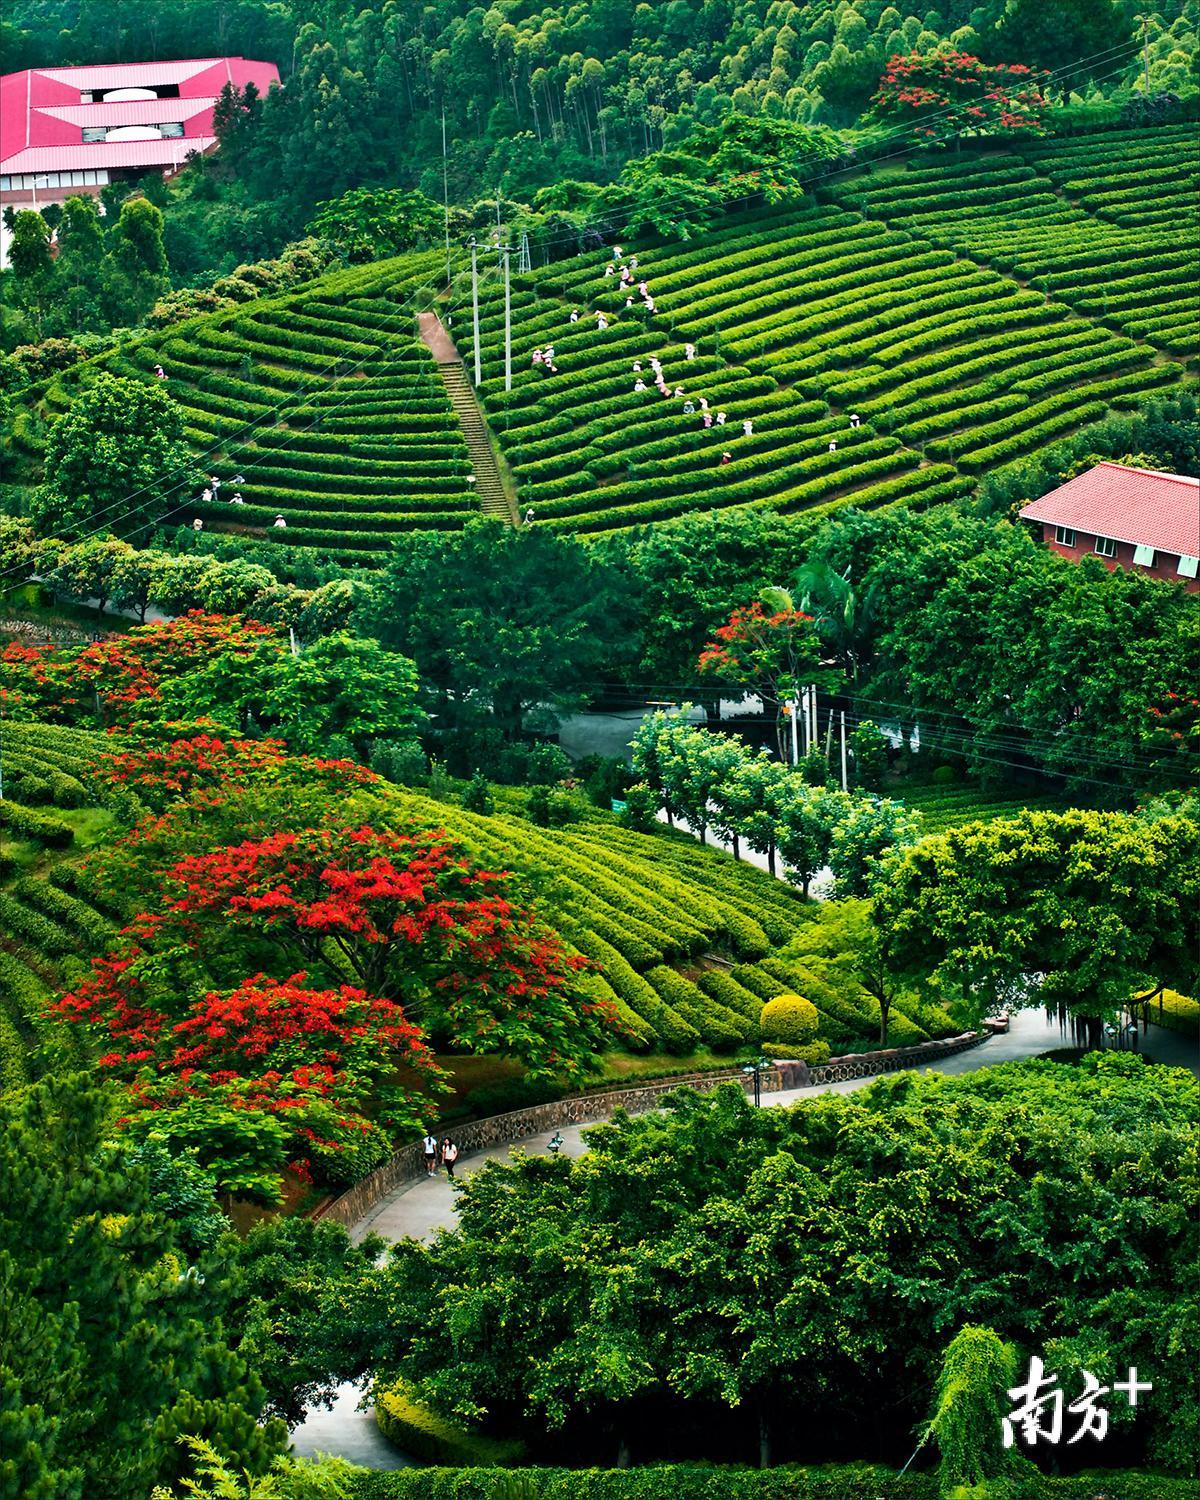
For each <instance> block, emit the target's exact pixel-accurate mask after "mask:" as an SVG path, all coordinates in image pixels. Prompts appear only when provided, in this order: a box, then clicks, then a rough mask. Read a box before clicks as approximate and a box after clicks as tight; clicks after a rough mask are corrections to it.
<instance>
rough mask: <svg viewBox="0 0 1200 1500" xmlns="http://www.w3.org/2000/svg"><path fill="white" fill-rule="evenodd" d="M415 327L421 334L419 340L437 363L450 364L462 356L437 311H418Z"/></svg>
mask: <svg viewBox="0 0 1200 1500" xmlns="http://www.w3.org/2000/svg"><path fill="white" fill-rule="evenodd" d="M417 328H418V329H419V331H420V334H421V342H422V343H423V344H424V345H425V347H426V348H427V349H428V350H429V352H430V354H432V355H433V357H434V359H436V360H437V362H438V364H439V365H443V364H451V363H453V362H454V361H456V360H458V359H460V358H461V357H462V356H461V355H460V354H459V352H458V347H457V345H456V344H455V342H454V340H453V339H452V338H451V337H450V334H449V333H448V332H447V330H446V325H445V324H444V323H443V322H442V320H441V318H439V317H438V315H437V313H435V312H423V313H418V314H417Z"/></svg>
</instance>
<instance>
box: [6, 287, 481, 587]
mask: <svg viewBox="0 0 1200 1500" xmlns="http://www.w3.org/2000/svg"><path fill="white" fill-rule="evenodd" d="M496 274H498V273H496V272H487V273H485V275H487V276H494V275H496ZM427 290H428V288H427V287H424V286H422V287H419V288H415V289H414V290H413V291H412V292H411V293H410V295H409V298H408V301H407V303H406V305H405V312H406V314H407V313H411V311H412V308H413V306H414V305H415V303H416V302H417V300H418V299H420V298H421V297H422V295H423V294H424V293H425V292H426V291H427ZM403 316H404V315H403V314H397V315H396V317H395V318H393V319H389V320H386V325H385V326H387V325H391V324H394V323H398V322H399V320H400V319H401V318H402V317H403ZM377 352H378V351H374V352H373V353H372V354H368V355H365V356H364V357H363V359H361V360H359V361H358V363H357V364H355V365H352V366H351V367H350V368H349V369H348V370H344V371H343V372H342V373H341V374H340V375H338V376H335V377H333V379H332V380H331V381H330V382H329V385H330V386H334V385H336V384H337V383H338V382H341V381H345V380H347V379H348V378H349V377H350V376H351V375H353V374H355V373H356V372H357V371H358V370H361V369H362V367H363V366H364V365H365V364H367V363H368V362H369V361H370V360H371V359H372V358H373V357H374V354H375V353H377ZM399 358H400V356H399V355H396V356H394V357H393V358H392V359H390V360H387V361H385V362H384V364H383V366H382V367H381V368H382V369H383V370H387V369H390V368H391V367H392V366H393V365H394V364H396V363H397V362H398V360H399ZM300 394H301V393H297V398H298V397H299V395H300ZM313 394H314V392H313V391H311V390H306V391H305V392H304V393H303V395H304V398H305V399H304V401H303V402H301V404H302V405H304V404H308V399H309V398H311V396H312V395H313ZM292 399H293V398H292V397H291V396H287V397H284V399H283V400H282V401H280V402H279V403H277V405H276V406H275V407H273V408H272V409H271V410H270V411H269V412H267V413H265V414H264V415H263V416H262V417H259V418H255V420H254V421H253V422H250V423H247V424H246V425H245V426H244V427H242V428H240V429H238V431H237V433H236V434H235V436H238V435H240V434H241V433H245V432H251V431H253V432H254V433H255V435H256V436H257V434H258V433H259V432H261V431H268V430H273V428H274V427H275V426H277V425H278V422H279V421H280V420H282V418H281V417H280V415H279V414H280V413H281V412H282V411H283V409H284V407H285V406H286V405H287V404H288V402H289V401H291V400H292ZM417 399H418V398H417V397H416V396H413V397H411V398H410V400H409V401H408V402H407V403H406V404H405V405H403V406H401V407H400V408H399V409H398V411H397V412H396V415H397V417H399V416H402V415H403V414H404V412H405V411H407V410H408V409H409V408H410V407H411V406H412V404H413V402H414V401H415V400H417ZM348 400H349V396H348V397H347V398H346V400H343V401H340V402H338V403H337V404H336V405H334V406H331V407H329V408H328V409H325V410H322V411H319V412H318V414H317V415H316V416H314V418H313V420H312V421H311V422H310V423H309V424H308V426H307V427H303V428H298V429H294V430H295V433H296V435H297V436H302V435H303V434H304V433H306V432H311V431H313V429H314V428H316V427H319V426H320V424H321V422H323V421H325V420H326V419H327V418H329V417H330V416H332V415H333V414H334V413H335V412H338V411H341V410H342V408H343V407H344V406H345V405H346V404H347V401H348ZM272 415H274V416H275V418H276V421H275V423H273V424H272V428H270V429H268V428H264V427H262V426H260V424H261V423H263V422H265V421H266V418H267V417H269V416H272ZM252 440H253V439H249V440H247V441H246V442H242V443H240V444H239V443H237V442H234V443H233V444H230V443H229V442H228V441H222V442H221V443H217V444H214V445H213V446H212V447H211V448H208V449H206V450H205V451H204V452H203V453H202V454H200V455H199V457H198V458H197V459H196V460H195V463H196V465H197V466H202V460H204V459H208V458H211V456H212V455H213V454H214V453H222V452H223V453H225V454H231V453H236V452H239V451H242V450H244V449H245V448H246V447H247V446H248V442H249V441H252ZM283 446H284V448H285V451H286V444H285V445H283ZM192 467H193V465H192V463H190V462H189V463H188V464H186V465H181V466H180V468H178V469H174V470H168V472H167V475H166V476H165V478H170V477H171V476H172V475H174V474H176V473H180V472H183V471H184V470H185V469H188V470H190V469H191V468H192ZM246 467H248V468H249V469H250V470H251V472H253V470H254V469H255V468H256V467H263V465H262V464H254V463H251V464H249V465H247V466H246ZM157 487H158V486H157V485H156V484H149V485H143V486H142V488H141V489H138V490H134V491H132V492H131V493H130V494H128V495H125V496H122V498H121V499H120V500H117V501H114V502H113V503H112V504H111V505H108V506H106V507H105V508H104V510H103V511H101V512H99V513H98V515H99V516H101V517H104V516H107V517H108V519H107V520H106V521H105V522H104V524H103V525H100V526H96V527H94V528H93V529H92V530H91V531H87V532H84V533H83V535H82V536H80V537H78V538H75V539H74V540H76V541H87V540H90V539H91V538H92V537H96V536H101V535H104V534H106V533H108V532H109V531H110V530H111V529H112V527H113V525H114V524H115V523H116V522H118V521H120V520H121V519H123V517H125V516H127V515H133V514H136V510H137V509H138V508H139V507H134V508H131V509H127V510H123V511H118V507H119V506H122V505H126V504H127V502H128V501H130V500H132V499H135V498H136V497H137V496H138V495H141V494H144V493H146V492H147V491H149V490H151V489H155V488H157ZM172 488H173V489H175V490H177V489H180V488H182V485H175V486H173V487H172ZM170 493H171V491H168V494H170ZM114 511H118V513H117V514H116V515H112V514H111V512H114ZM160 524H161V518H159V519H154V520H149V521H145V522H143V524H142V525H140V526H136V527H134V528H133V529H132V530H131V531H128V532H127V533H126V536H127V537H131V536H138V535H140V534H141V533H142V532H144V531H149V530H152V529H154V528H155V527H157V526H158V525H160ZM40 540H43V541H64V540H71V539H70V538H67V537H65V536H63V535H61V534H60V535H57V536H54V535H52V536H49V537H45V538H41V539H40ZM19 571H20V570H19V569H17V568H10V569H7V570H5V571H3V572H0V580H2V579H4V578H6V577H10V576H16V575H17V574H18V573H19Z"/></svg>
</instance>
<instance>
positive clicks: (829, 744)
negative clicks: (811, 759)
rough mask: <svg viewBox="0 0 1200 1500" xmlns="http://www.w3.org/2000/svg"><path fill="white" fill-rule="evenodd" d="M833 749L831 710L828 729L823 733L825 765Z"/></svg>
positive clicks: (831, 710)
mask: <svg viewBox="0 0 1200 1500" xmlns="http://www.w3.org/2000/svg"><path fill="white" fill-rule="evenodd" d="M832 749H833V709H832V708H831V709H830V710H829V728H828V729H827V730H826V731H825V763H826V764H827V765H828V763H829V754H830V751H831V750H832Z"/></svg>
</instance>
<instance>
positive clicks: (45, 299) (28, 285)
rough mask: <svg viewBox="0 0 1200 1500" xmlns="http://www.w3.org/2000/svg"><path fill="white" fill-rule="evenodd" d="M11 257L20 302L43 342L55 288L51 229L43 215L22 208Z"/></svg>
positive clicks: (15, 224) (14, 225)
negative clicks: (43, 327) (44, 328)
mask: <svg viewBox="0 0 1200 1500" xmlns="http://www.w3.org/2000/svg"><path fill="white" fill-rule="evenodd" d="M8 256H9V264H10V265H11V267H12V274H13V280H14V291H15V294H16V301H17V303H18V305H19V306H20V307H21V309H22V310H23V311H24V312H25V313H26V315H27V316H28V317H29V319H30V322H31V324H32V329H33V335H34V337H35V338H36V339H40V338H41V336H42V323H43V319H44V317H45V314H46V311H47V309H48V307H49V305H50V303H51V300H52V298H53V295H54V285H55V267H54V262H53V260H52V259H51V257H50V227H49V225H48V224H47V223H46V221H45V219H43V218H42V216H41V214H37V213H34V212H33V210H32V209H28V208H22V209H19V210H18V211H17V213H16V214H15V215H14V216H13V223H12V243H11V245H10V247H9V252H8Z"/></svg>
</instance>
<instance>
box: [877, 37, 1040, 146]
mask: <svg viewBox="0 0 1200 1500" xmlns="http://www.w3.org/2000/svg"><path fill="white" fill-rule="evenodd" d="M1044 77H1045V75H1044V74H1043V75H1038V74H1035V73H1034V72H1033V70H1032V69H1031V68H1028V67H1026V66H1025V64H1024V63H994V64H987V63H983V62H981V61H980V60H979V58H977V57H974V56H972V54H971V53H969V52H961V51H959V50H958V49H957V48H953V47H949V48H942V49H938V50H935V51H933V52H925V53H922V52H910V53H908V54H907V55H902V54H897V55H895V56H893V57H891V58H890V59H889V60H888V65H887V69H886V71H885V72H884V75H883V77H882V78H881V79H880V81H879V88H878V91H877V92H876V94H875V96H874V98H873V99H872V101H871V103H872V104H873V105H874V107H875V112H876V113H877V114H878V115H880V116H881V117H884V118H887V117H891V118H901V119H904V120H906V121H910V122H912V129H913V131H914V133H915V134H917V135H919V136H921V137H922V138H924V139H925V140H931V141H932V140H949V139H951V138H952V137H954V136H956V135H958V134H960V133H962V132H963V131H964V128H965V130H966V133H967V134H973V135H978V134H986V133H995V132H996V131H1007V130H1023V131H1027V132H1033V133H1038V132H1040V130H1041V119H1042V112H1043V111H1044V109H1045V105H1046V100H1045V97H1044V95H1043V93H1042V90H1041V86H1040V82H1039V79H1044ZM913 116H916V119H915V121H913Z"/></svg>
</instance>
